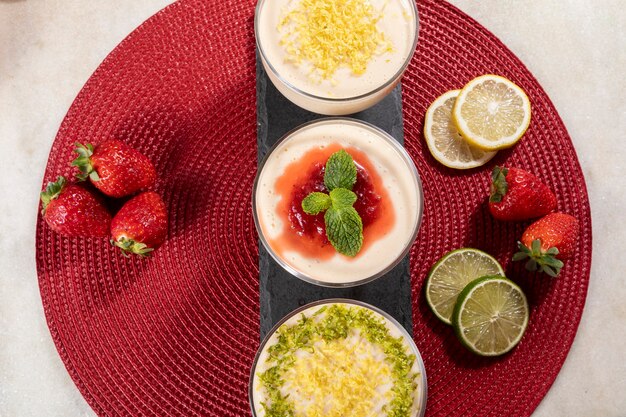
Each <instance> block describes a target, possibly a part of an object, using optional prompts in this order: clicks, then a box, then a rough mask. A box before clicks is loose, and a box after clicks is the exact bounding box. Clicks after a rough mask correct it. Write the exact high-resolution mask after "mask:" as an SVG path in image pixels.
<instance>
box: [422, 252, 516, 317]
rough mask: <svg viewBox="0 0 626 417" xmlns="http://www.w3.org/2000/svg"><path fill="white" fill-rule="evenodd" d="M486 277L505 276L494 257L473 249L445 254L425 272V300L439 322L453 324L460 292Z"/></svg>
mask: <svg viewBox="0 0 626 417" xmlns="http://www.w3.org/2000/svg"><path fill="white" fill-rule="evenodd" d="M485 275H502V276H504V270H503V269H502V267H501V266H500V264H499V263H498V261H497V260H496V259H495V258H494V257H493V256H491V255H489V254H487V253H485V252H483V251H481V250H478V249H472V248H461V249H457V250H454V251H452V252H448V253H447V254H445V255H444V256H442V257H441V259H439V260H438V261H437V263H436V264H435V265H434V266H433V267H432V269H431V270H430V272H429V273H428V278H427V280H426V301H427V302H428V305H429V306H430V308H431V309H432V310H433V313H435V315H436V316H437V317H439V318H440V319H441V321H443V322H445V323H447V324H452V323H451V318H452V310H453V309H454V304H455V303H456V299H457V297H458V296H459V293H460V292H461V291H463V288H465V286H466V285H467V284H469V283H470V282H472V281H474V280H475V279H476V278H480V277H482V276H485Z"/></svg>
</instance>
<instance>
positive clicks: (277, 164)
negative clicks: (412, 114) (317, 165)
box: [252, 117, 423, 287]
mask: <svg viewBox="0 0 626 417" xmlns="http://www.w3.org/2000/svg"><path fill="white" fill-rule="evenodd" d="M332 146H341V147H342V148H345V149H348V150H349V149H353V150H354V152H355V153H356V152H361V153H362V154H364V155H367V157H368V158H371V160H372V167H374V168H375V170H376V171H377V174H376V175H379V176H380V179H381V187H383V188H384V190H385V193H387V194H386V195H387V196H388V198H389V207H390V209H389V210H391V211H392V214H393V216H394V222H393V224H392V226H390V229H388V232H385V233H384V234H381V236H379V237H377V238H376V239H372V240H371V241H370V244H369V246H366V245H367V244H368V242H367V238H366V241H365V242H364V246H363V249H362V250H361V253H359V254H358V255H357V256H356V257H355V258H348V257H346V256H344V255H340V254H338V253H336V252H334V251H331V252H332V255H328V256H326V257H324V256H322V253H321V252H315V253H313V255H312V256H305V255H303V254H302V252H298V250H297V249H293V248H291V249H289V248H287V249H285V248H284V246H281V241H280V240H279V239H280V236H284V235H283V233H292V232H291V230H290V229H289V228H291V227H292V224H291V222H290V220H289V219H288V218H284V216H282V215H281V212H280V210H279V204H280V202H281V201H282V199H283V198H284V197H283V196H280V194H279V193H278V192H277V191H276V189H277V185H276V184H277V182H278V181H279V179H280V180H282V177H284V176H285V175H287V174H286V172H287V169H288V168H289V165H290V164H293V163H294V161H296V162H297V161H298V160H299V158H302V157H303V155H306V153H307V152H309V151H310V150H311V149H313V150H317V149H322V150H323V149H324V148H330V147H332ZM324 162H325V160H324ZM287 181H288V180H287ZM289 185H290V184H289ZM252 212H253V216H254V223H255V226H256V228H257V231H258V233H259V238H260V240H261V242H262V243H263V245H264V246H265V248H266V249H267V251H268V253H269V254H270V255H271V256H272V258H274V260H276V262H277V263H278V264H279V265H280V266H282V267H283V268H284V269H285V270H287V271H288V272H290V273H291V274H292V275H294V276H296V277H298V278H300V279H302V280H304V281H307V282H310V283H313V284H316V285H321V286H326V287H350V286H355V285H360V284H364V283H367V282H370V281H373V280H374V279H376V278H378V277H380V276H382V275H384V274H385V273H387V272H389V271H390V270H391V269H392V268H393V267H394V266H396V265H397V264H398V263H399V262H400V261H401V260H402V259H403V258H404V256H406V255H407V254H408V252H409V250H410V248H411V246H412V244H413V242H414V240H415V238H416V236H417V232H418V229H419V225H420V221H421V217H422V212H423V195H422V185H421V181H420V178H419V175H418V173H417V170H416V168H415V165H414V164H413V161H412V159H411V157H410V156H409V155H408V153H407V152H406V150H405V149H404V147H402V146H401V145H400V144H399V143H398V142H397V141H396V140H395V139H394V138H393V137H391V136H390V135H389V134H387V133H386V132H384V131H383V130H381V129H379V128H377V127H375V126H373V125H371V124H369V123H366V122H362V121H358V120H355V119H350V118H342V117H332V118H324V119H319V120H316V121H313V122H309V123H305V124H304V125H301V126H300V127H298V128H296V129H294V130H292V131H291V132H288V133H287V134H286V135H285V136H283V137H282V138H281V139H280V140H278V141H277V142H276V144H275V145H274V146H273V147H272V148H271V149H270V150H269V151H268V153H267V155H266V156H265V158H264V160H263V161H262V163H261V165H260V166H259V169H258V172H257V176H256V178H255V181H254V186H253V191H252ZM364 230H365V229H364ZM293 233H295V232H293ZM302 238H303V239H305V238H306V237H302ZM298 239H299V238H298ZM303 243H304V242H303Z"/></svg>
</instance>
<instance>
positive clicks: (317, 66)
mask: <svg viewBox="0 0 626 417" xmlns="http://www.w3.org/2000/svg"><path fill="white" fill-rule="evenodd" d="M417 28H418V23H417V9H416V6H415V2H414V1H412V0H260V1H259V3H258V4H257V10H256V18H255V34H256V41H257V47H258V50H259V53H260V56H261V62H262V64H263V66H264V68H265V71H266V72H267V75H268V77H269V78H270V80H271V81H272V83H273V84H274V85H275V86H276V88H277V89H278V90H279V91H280V92H281V93H282V94H283V95H284V96H285V97H287V98H288V99H289V100H291V101H292V102H293V103H295V104H296V105H298V106H300V107H303V108H305V109H307V110H310V111H313V112H316V113H321V114H328V115H344V114H351V113H355V112H358V111H361V110H363V109H366V108H368V107H370V106H372V105H374V104H375V103H377V102H378V101H380V100H381V99H382V98H383V97H384V96H385V95H387V94H388V93H389V92H391V90H392V89H393V87H394V86H395V85H396V84H397V82H398V81H399V80H400V77H401V75H402V73H403V71H404V69H405V68H406V66H407V65H408V63H409V61H410V60H411V57H412V56H413V53H414V51H415V47H416V42H417Z"/></svg>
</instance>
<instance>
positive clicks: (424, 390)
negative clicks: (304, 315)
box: [248, 298, 428, 417]
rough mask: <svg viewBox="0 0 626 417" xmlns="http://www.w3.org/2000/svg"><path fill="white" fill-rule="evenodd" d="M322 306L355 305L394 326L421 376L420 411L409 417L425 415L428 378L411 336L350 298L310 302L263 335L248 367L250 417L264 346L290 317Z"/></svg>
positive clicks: (386, 315)
mask: <svg viewBox="0 0 626 417" xmlns="http://www.w3.org/2000/svg"><path fill="white" fill-rule="evenodd" d="M324 304H352V305H356V306H359V307H363V308H366V309H369V310H371V311H373V312H375V313H377V314H379V315H381V316H383V317H384V318H385V319H386V320H387V321H388V322H389V323H391V324H392V325H394V326H395V327H396V328H397V329H398V330H399V331H400V333H401V334H402V336H403V338H404V340H405V341H406V342H407V344H408V345H409V349H411V350H412V351H413V353H414V354H415V359H416V360H417V366H418V368H419V371H420V375H421V380H422V382H423V383H422V384H421V389H420V390H419V393H420V396H421V402H420V409H419V410H418V412H417V414H415V415H414V416H411V417H423V416H424V414H425V413H426V403H427V400H428V378H427V376H426V367H425V365H424V360H423V359H422V355H421V353H420V351H419V349H418V348H417V345H416V344H415V340H413V336H412V335H411V334H410V333H409V331H408V330H407V329H405V328H404V326H402V325H401V324H400V323H399V322H398V321H397V320H396V319H395V318H394V317H393V316H392V315H391V314H389V313H387V312H386V311H384V310H383V309H381V308H379V307H376V306H373V305H371V304H368V303H366V302H364V301H360V300H353V299H351V298H327V299H323V300H317V301H313V302H310V303H308V304H305V305H303V306H301V307H298V308H296V309H295V310H292V311H291V312H290V313H287V315H285V316H284V317H283V318H282V319H280V320H279V321H278V323H276V324H275V325H274V326H273V327H272V328H271V330H270V331H269V332H267V334H266V335H265V337H264V338H263V340H262V341H261V344H260V345H259V348H258V350H257V352H256V354H255V356H254V360H253V362H252V366H251V367H250V377H249V380H248V402H249V403H250V409H251V411H252V416H253V417H258V414H257V412H256V409H255V407H254V374H255V372H256V368H257V365H258V362H259V358H260V356H261V353H262V352H263V350H264V349H265V346H266V345H267V343H268V342H269V340H270V339H271V337H272V336H273V335H274V333H276V331H277V330H278V328H279V327H280V326H282V325H283V324H284V323H285V322H287V321H288V320H289V319H291V318H292V317H294V316H296V315H297V314H299V313H301V312H303V311H305V310H308V309H310V308H313V307H317V306H319V305H324Z"/></svg>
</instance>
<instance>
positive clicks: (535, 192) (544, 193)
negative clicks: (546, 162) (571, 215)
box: [489, 166, 556, 221]
mask: <svg viewBox="0 0 626 417" xmlns="http://www.w3.org/2000/svg"><path fill="white" fill-rule="evenodd" d="M555 208H556V197H555V195H554V193H553V192H552V191H551V190H550V188H548V186H547V185H545V184H544V183H543V182H542V181H541V180H540V179H539V178H537V177H536V176H535V175H534V174H531V173H530V172H527V171H524V170H522V169H519V168H505V167H499V166H496V167H494V169H493V171H492V173H491V195H490V196H489V211H490V212H491V215H492V216H493V217H494V218H496V219H498V220H503V221H518V220H526V219H532V218H536V217H541V216H544V215H546V214H548V213H550V212H551V211H553V210H554V209H555Z"/></svg>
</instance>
